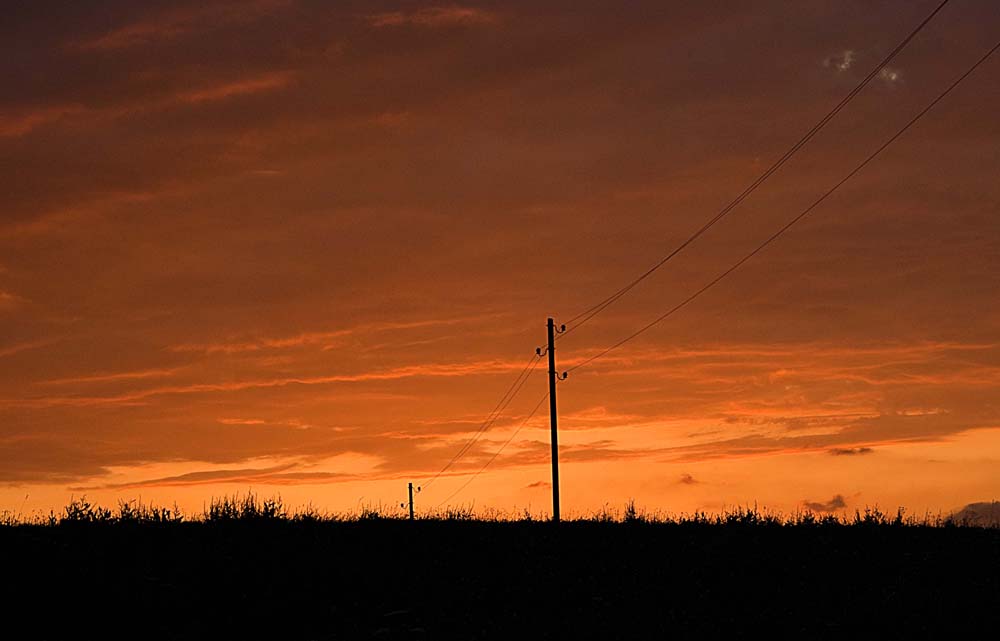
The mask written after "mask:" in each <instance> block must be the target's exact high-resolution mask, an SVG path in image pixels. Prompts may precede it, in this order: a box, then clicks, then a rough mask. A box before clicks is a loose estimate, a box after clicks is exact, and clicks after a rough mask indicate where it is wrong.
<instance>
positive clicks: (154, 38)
mask: <svg viewBox="0 0 1000 641" xmlns="http://www.w3.org/2000/svg"><path fill="white" fill-rule="evenodd" d="M290 3H291V2H290V0H251V1H248V2H231V3H224V4H215V3H208V4H206V5H204V6H199V7H196V8H184V9H173V10H169V11H164V12H161V13H158V14H155V15H152V16H149V17H148V18H146V19H145V20H140V21H137V22H133V23H130V24H127V25H124V26H122V27H119V28H117V29H113V30H112V31H109V32H107V33H105V34H103V35H100V36H97V37H94V38H89V39H84V40H80V41H77V42H75V43H73V44H72V45H71V48H72V49H76V50H79V51H115V50H118V49H126V48H130V47H137V46H141V45H149V44H153V43H156V42H161V41H165V40H173V39H175V38H178V37H180V36H184V35H187V34H189V33H193V32H197V31H204V30H207V29H210V28H211V27H212V26H214V25H219V24H227V23H229V24H231V23H237V24H239V23H245V22H251V21H253V20H257V19H260V18H263V17H265V16H267V15H268V14H270V13H271V12H273V11H275V10H276V9H280V8H282V7H285V6H287V5H289V4H290Z"/></svg>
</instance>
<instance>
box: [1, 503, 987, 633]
mask: <svg viewBox="0 0 1000 641" xmlns="http://www.w3.org/2000/svg"><path fill="white" fill-rule="evenodd" d="M467 516H468V515H463V514H452V515H451V517H452V518H440V519H423V520H421V519H418V520H417V521H414V522H409V521H405V520H398V519H389V518H380V517H378V516H377V515H375V514H372V513H368V514H366V515H364V516H363V517H361V518H355V519H352V520H327V519H322V518H317V517H315V516H309V515H306V516H298V517H289V516H286V515H284V514H283V513H278V514H273V513H267V512H266V511H265V512H259V511H258V512H254V513H252V514H240V513H231V514H229V515H226V514H225V513H221V512H220V513H217V514H215V515H214V516H211V515H206V518H204V519H203V520H200V521H195V522H186V521H184V522H177V521H174V520H172V519H171V518H170V517H169V515H166V516H165V515H163V514H160V516H159V517H156V518H155V519H154V518H150V514H148V513H147V514H146V515H145V516H134V515H133V516H132V517H128V516H127V515H126V517H125V518H121V517H120V516H113V515H110V514H104V515H103V516H102V515H101V514H99V513H98V514H97V516H96V517H94V514H93V513H91V517H94V518H90V517H87V515H86V513H83V514H82V515H81V514H77V515H76V517H75V518H62V519H57V520H56V521H55V522H54V523H53V524H49V525H43V524H34V525H11V524H8V525H6V526H0V549H2V559H3V560H2V563H3V571H4V574H5V577H4V591H5V594H4V595H3V600H2V602H3V604H4V610H5V614H4V621H5V622H6V624H7V626H8V627H10V626H11V625H13V624H14V623H16V622H19V621H23V622H25V623H26V624H27V629H28V630H30V634H29V635H28V636H29V637H30V638H48V639H64V638H65V639H69V638H102V637H104V638H107V637H131V638H169V639H189V638H225V639H229V638H273V639H335V638H336V639H341V638H343V639H350V638H362V639H363V638H384V639H393V638H402V639H409V638H412V639H444V638H458V639H518V638H567V639H573V638H650V637H659V638H694V637H699V638H717V637H737V638H742V637H748V636H751V635H753V634H755V633H759V632H763V633H764V634H765V635H766V636H767V638H789V637H796V638H797V637H803V638H812V637H821V638H841V639H843V638H849V637H851V636H861V637H864V638H867V637H871V636H874V635H879V636H883V637H885V638H903V637H911V638H926V637H929V636H942V637H944V638H955V637H956V636H961V635H967V636H969V637H970V638H995V635H996V632H997V631H998V630H1000V627H998V626H1000V530H997V529H985V528H976V527H957V526H954V525H951V524H948V523H938V524H936V525H933V526H931V525H917V524H913V523H910V524H907V523H906V522H905V521H903V522H900V521H899V520H896V519H892V518H886V517H884V516H882V515H880V514H878V513H875V514H874V515H872V514H869V515H867V516H866V515H864V514H862V515H857V516H856V517H855V518H852V519H847V521H846V522H845V521H836V520H833V519H827V520H826V521H823V520H816V519H814V518H812V517H808V516H807V517H805V518H803V517H798V518H797V519H794V521H793V522H792V523H791V524H789V522H788V521H784V522H782V521H780V520H779V519H776V518H770V517H766V516H761V515H759V514H756V513H754V512H743V513H736V514H732V515H729V516H728V517H723V518H714V519H706V518H692V519H687V520H683V521H680V522H678V521H673V522H652V521H650V520H646V519H643V518H642V517H641V516H637V515H635V514H634V513H632V512H626V514H625V517H626V519H625V520H624V521H618V522H615V521H612V520H610V519H607V518H600V517H597V518H594V519H591V520H585V521H571V522H563V523H561V524H558V525H555V524H551V523H547V522H538V521H483V520H472V519H469V518H467ZM156 521H159V522H156ZM38 611H41V612H43V613H44V615H43V616H42V617H40V618H39V617H37V616H35V615H32V614H30V613H33V612H38Z"/></svg>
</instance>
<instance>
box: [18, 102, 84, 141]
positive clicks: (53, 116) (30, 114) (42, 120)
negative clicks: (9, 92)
mask: <svg viewBox="0 0 1000 641" xmlns="http://www.w3.org/2000/svg"><path fill="white" fill-rule="evenodd" d="M81 111H84V107H83V106H82V105H61V106H58V105H57V106H50V107H39V108H36V109H32V110H27V111H22V112H21V113H14V114H0V138H15V137H18V136H24V135H26V134H29V133H31V132H32V131H34V130H35V129H36V128H38V127H41V126H43V125H47V124H51V123H54V122H58V121H59V120H62V119H63V118H65V117H66V116H71V115H73V114H77V113H80V112H81Z"/></svg>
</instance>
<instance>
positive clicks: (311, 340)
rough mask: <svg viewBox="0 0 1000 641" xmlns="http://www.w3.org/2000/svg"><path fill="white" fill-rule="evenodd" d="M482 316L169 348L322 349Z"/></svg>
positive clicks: (217, 350)
mask: <svg viewBox="0 0 1000 641" xmlns="http://www.w3.org/2000/svg"><path fill="white" fill-rule="evenodd" d="M483 318H484V317H483V316H469V317H462V318H447V319H436V318H435V319H427V320H417V321H410V322H402V323H391V322H390V323H386V322H383V323H371V324H368V325H358V326H355V327H347V328H341V329H331V330H323V331H315V332H301V333H298V334H293V335H288V336H281V337H254V338H250V339H246V340H233V341H220V342H214V343H185V344H181V345H174V346H173V347H171V348H170V349H171V350H173V351H175V352H204V353H206V354H219V353H221V354H236V353H240V352H257V351H261V350H271V349H288V348H296V347H304V346H308V345H316V344H321V345H324V347H325V348H328V347H334V345H329V343H330V342H331V341H337V340H338V339H343V338H347V337H350V336H354V335H357V334H364V333H375V332H387V331H394V330H407V329H420V328H431V327H438V326H447V325H456V324H464V323H467V322H472V321H477V320H482V319H483Z"/></svg>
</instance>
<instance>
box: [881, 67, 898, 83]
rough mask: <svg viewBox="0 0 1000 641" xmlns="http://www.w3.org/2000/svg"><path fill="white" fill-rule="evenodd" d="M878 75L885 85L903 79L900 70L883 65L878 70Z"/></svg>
mask: <svg viewBox="0 0 1000 641" xmlns="http://www.w3.org/2000/svg"><path fill="white" fill-rule="evenodd" d="M878 77H879V78H881V80H882V82H884V83H885V84H887V85H894V84H896V83H899V82H902V81H903V75H902V72H900V70H899V69H894V68H892V67H883V68H882V69H880V70H879V72H878Z"/></svg>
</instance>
